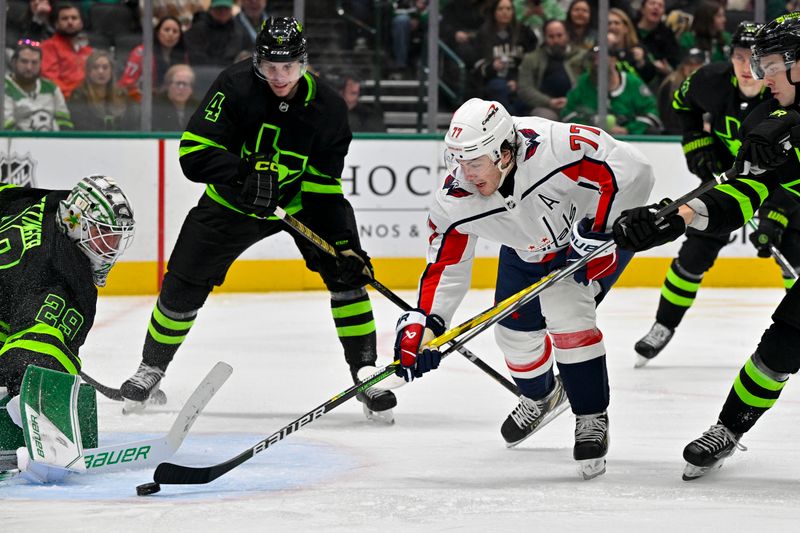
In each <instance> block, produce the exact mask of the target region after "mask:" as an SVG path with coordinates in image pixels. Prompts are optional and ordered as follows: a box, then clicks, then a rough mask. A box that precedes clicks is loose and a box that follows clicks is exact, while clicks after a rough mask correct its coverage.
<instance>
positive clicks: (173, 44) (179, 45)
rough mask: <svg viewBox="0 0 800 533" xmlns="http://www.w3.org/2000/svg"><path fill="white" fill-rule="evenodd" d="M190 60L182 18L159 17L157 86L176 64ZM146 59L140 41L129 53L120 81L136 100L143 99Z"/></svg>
mask: <svg viewBox="0 0 800 533" xmlns="http://www.w3.org/2000/svg"><path fill="white" fill-rule="evenodd" d="M188 59H189V56H188V55H187V53H186V46H185V45H184V43H183V30H181V23H180V21H179V20H178V19H176V18H175V17H172V16H166V17H164V18H162V19H161V20H159V21H158V24H157V25H156V27H155V28H154V29H153V86H154V87H159V86H161V84H162V83H164V75H165V74H166V72H167V69H169V68H170V67H171V66H172V65H177V64H178V63H187V62H188ZM143 61H144V45H143V44H140V45H139V46H137V47H136V48H134V49H133V50H132V51H131V53H130V55H129V56H128V62H127V63H126V64H125V70H124V71H123V72H122V76H121V77H120V80H119V83H118V85H119V86H120V87H122V88H123V89H125V90H126V91H128V95H129V96H130V98H131V99H133V100H134V101H136V102H139V101H141V99H142V62H143Z"/></svg>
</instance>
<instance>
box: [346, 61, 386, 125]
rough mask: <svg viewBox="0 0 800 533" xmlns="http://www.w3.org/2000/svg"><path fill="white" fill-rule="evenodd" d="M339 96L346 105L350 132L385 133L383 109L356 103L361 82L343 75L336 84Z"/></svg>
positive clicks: (373, 105)
mask: <svg viewBox="0 0 800 533" xmlns="http://www.w3.org/2000/svg"><path fill="white" fill-rule="evenodd" d="M337 85H338V87H339V94H341V95H342V98H343V99H344V103H345V104H347V121H348V122H349V123H350V131H362V132H385V131H386V124H385V123H384V121H383V109H382V108H381V106H380V104H378V103H375V104H365V103H362V102H359V101H358V97H359V96H361V82H360V81H359V80H358V79H356V78H355V77H354V76H351V75H348V74H346V75H344V76H342V78H341V79H340V80H338V83H337Z"/></svg>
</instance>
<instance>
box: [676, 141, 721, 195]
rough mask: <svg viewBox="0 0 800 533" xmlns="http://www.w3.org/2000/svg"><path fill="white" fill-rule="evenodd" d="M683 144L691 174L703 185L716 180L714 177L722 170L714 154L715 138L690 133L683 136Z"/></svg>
mask: <svg viewBox="0 0 800 533" xmlns="http://www.w3.org/2000/svg"><path fill="white" fill-rule="evenodd" d="M682 144H683V155H684V156H685V157H686V166H687V167H689V172H691V173H692V174H694V175H695V176H697V177H698V178H700V180H701V181H702V182H703V183H705V182H707V181H709V180H713V179H715V178H714V175H715V174H719V173H720V172H721V170H722V169H720V168H718V165H717V160H716V155H715V154H714V138H713V137H711V135H709V134H707V133H705V132H703V133H688V134H686V135H684V136H683V143H682Z"/></svg>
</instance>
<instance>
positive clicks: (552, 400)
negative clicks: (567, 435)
mask: <svg viewBox="0 0 800 533" xmlns="http://www.w3.org/2000/svg"><path fill="white" fill-rule="evenodd" d="M567 407H569V402H568V401H567V395H566V394H565V393H564V387H563V386H562V385H561V376H556V385H555V387H553V390H552V391H550V394H548V395H547V396H545V397H544V398H542V399H540V400H532V399H531V398H528V397H527V396H520V397H519V405H517V406H516V407H515V408H514V410H513V411H511V414H509V415H508V417H507V418H506V420H505V422H503V425H502V426H501V427H500V434H501V435H502V436H503V439H504V440H505V441H506V447H508V448H513V447H514V446H516V445H517V444H519V443H520V442H522V441H524V440H525V439H527V438H528V437H530V436H531V435H533V434H534V433H536V432H537V431H539V430H540V429H542V428H543V427H544V426H546V425H547V424H549V423H550V422H551V421H552V420H553V419H555V418H556V417H557V416H558V415H560V414H561V413H563V412H564V411H565V410H566V409H567Z"/></svg>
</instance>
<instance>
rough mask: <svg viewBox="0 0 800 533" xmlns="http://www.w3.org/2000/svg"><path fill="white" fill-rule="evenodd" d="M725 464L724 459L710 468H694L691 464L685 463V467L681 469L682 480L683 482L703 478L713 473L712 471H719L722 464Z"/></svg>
mask: <svg viewBox="0 0 800 533" xmlns="http://www.w3.org/2000/svg"><path fill="white" fill-rule="evenodd" d="M724 462H725V459H720V460H719V461H717V462H716V463H714V464H713V465H711V466H695V465H693V464H691V463H686V466H685V467H684V468H683V476H682V477H683V480H684V481H692V480H694V479H697V478H699V477H703V476H705V475H706V474H708V473H709V472H713V471H714V470H719V469H720V468H722V463H724Z"/></svg>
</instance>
